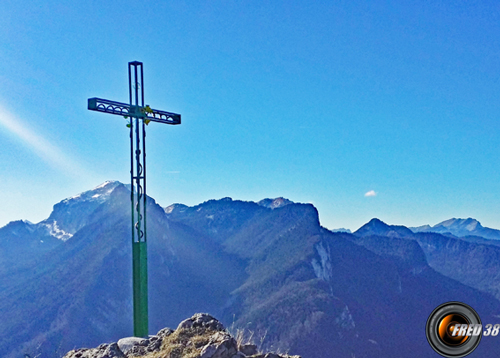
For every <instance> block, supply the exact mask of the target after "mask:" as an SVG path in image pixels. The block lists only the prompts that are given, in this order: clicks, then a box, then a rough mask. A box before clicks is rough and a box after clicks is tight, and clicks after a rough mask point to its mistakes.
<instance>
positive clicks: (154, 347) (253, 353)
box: [64, 313, 301, 358]
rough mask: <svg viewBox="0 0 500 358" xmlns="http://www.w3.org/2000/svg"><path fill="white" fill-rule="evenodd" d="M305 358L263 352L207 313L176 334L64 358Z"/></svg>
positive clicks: (83, 350)
mask: <svg viewBox="0 0 500 358" xmlns="http://www.w3.org/2000/svg"><path fill="white" fill-rule="evenodd" d="M139 357H143V358H160V357H162V358H163V357H164V358H245V357H248V358H301V357H300V356H289V355H287V354H285V355H282V354H275V353H261V352H259V351H258V349H257V346H256V345H254V344H250V343H246V344H245V343H243V341H242V340H237V339H235V338H233V337H232V336H231V334H230V333H229V332H228V331H227V330H226V329H225V328H224V326H223V325H222V323H220V322H219V321H218V320H217V319H215V318H214V317H212V316H210V315H209V314H206V313H197V314H195V315H194V316H192V317H191V318H188V319H186V320H184V321H182V322H181V323H180V324H179V326H178V327H177V329H176V330H175V331H174V330H172V329H170V328H163V329H162V330H160V331H159V332H158V333H157V334H156V335H153V336H149V338H138V337H128V338H122V339H120V340H119V341H118V342H114V343H109V344H101V345H100V346H98V347H97V348H80V349H75V350H72V351H70V352H68V353H67V354H66V355H65V356H64V358H139Z"/></svg>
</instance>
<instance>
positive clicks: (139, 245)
mask: <svg viewBox="0 0 500 358" xmlns="http://www.w3.org/2000/svg"><path fill="white" fill-rule="evenodd" d="M132 255H133V264H132V269H133V285H134V336H135V337H147V336H148V334H149V330H148V261H147V246H146V242H133V243H132Z"/></svg>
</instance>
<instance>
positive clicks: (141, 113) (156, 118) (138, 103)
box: [88, 61, 181, 337]
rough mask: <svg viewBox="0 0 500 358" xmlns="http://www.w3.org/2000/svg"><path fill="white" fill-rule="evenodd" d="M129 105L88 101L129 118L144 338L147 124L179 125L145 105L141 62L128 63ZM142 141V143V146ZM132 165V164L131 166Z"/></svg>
mask: <svg viewBox="0 0 500 358" xmlns="http://www.w3.org/2000/svg"><path fill="white" fill-rule="evenodd" d="M128 79H129V104H126V103H121V102H115V101H110V100H107V99H102V98H89V99H88V109H89V110H92V111H98V112H103V113H110V114H116V115H120V116H125V117H126V118H130V124H129V125H127V126H128V127H130V181H131V184H132V186H131V191H130V200H131V205H132V272H133V290H134V296H133V297H134V336H136V337H147V336H148V333H149V330H148V267H147V240H146V237H147V235H146V197H147V196H146V125H147V124H148V123H149V122H150V121H151V122H158V123H164V124H181V115H180V114H177V113H171V112H165V111H160V110H157V109H151V108H150V107H149V106H148V105H144V82H143V81H144V73H143V67H142V62H138V61H133V62H129V63H128ZM141 140H142V143H141ZM134 163H135V165H134Z"/></svg>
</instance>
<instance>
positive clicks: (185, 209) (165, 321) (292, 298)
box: [0, 182, 500, 358]
mask: <svg viewBox="0 0 500 358" xmlns="http://www.w3.org/2000/svg"><path fill="white" fill-rule="evenodd" d="M278 199H280V200H278V202H276V203H275V204H274V205H273V202H275V201H276V199H268V200H265V201H264V202H262V201H261V202H259V203H255V202H244V201H239V200H233V199H231V198H224V199H220V200H209V201H207V202H204V203H201V204H199V205H196V206H193V207H189V206H186V205H182V204H175V205H171V206H169V207H167V208H162V207H160V206H159V205H158V204H157V203H156V202H155V201H154V199H152V198H149V199H148V207H147V212H148V255H149V256H148V265H149V304H150V306H149V309H150V331H151V332H155V331H157V330H159V329H160V328H162V327H165V326H171V327H175V326H176V325H177V323H178V322H179V321H180V320H182V319H183V318H185V317H189V316H191V315H192V314H193V313H195V312H209V313H211V314H213V315H215V316H217V317H221V318H222V321H223V323H224V324H225V325H226V326H228V327H233V329H235V330H237V329H239V330H240V331H241V332H244V334H247V335H252V334H253V336H254V337H256V338H257V339H259V340H262V348H263V349H265V350H280V351H289V352H290V353H291V354H300V355H303V356H304V357H309V358H322V357H326V356H328V357H330V356H334V357H340V358H352V357H357V358H367V357H373V358H382V357H383V358H385V357H399V356H401V357H410V358H411V357H419V358H420V357H423V358H431V357H435V353H434V352H433V351H432V349H431V348H430V347H429V345H428V344H427V341H426V338H425V334H424V329H423V327H424V326H425V322H426V320H427V317H428V315H429V314H430V313H431V311H432V310H433V309H434V308H435V307H437V306H438V305H439V304H441V303H443V302H446V301H455V300H457V301H463V302H466V303H468V304H470V305H471V306H472V307H474V308H475V309H476V310H477V311H478V312H479V314H480V315H481V318H482V320H483V321H485V322H486V321H488V322H495V318H494V315H499V314H500V309H499V308H498V307H499V301H498V300H497V299H495V298H493V297H492V296H491V295H490V294H488V293H485V292H486V291H487V290H488V289H490V288H491V287H489V286H488V288H485V287H486V286H487V285H486V286H485V287H483V288H484V291H485V292H481V291H479V290H477V289H475V288H472V287H470V286H467V285H465V284H463V283H460V282H458V281H456V280H453V279H451V278H449V277H446V276H445V275H443V274H441V273H439V272H436V271H437V270H435V269H433V268H431V267H429V265H428V263H427V260H428V258H429V257H431V258H433V259H432V262H433V265H435V266H436V265H437V263H438V262H439V257H440V256H439V255H442V256H441V257H442V258H443V259H446V260H448V262H450V264H449V265H450V266H449V267H446V266H439V265H437V266H439V267H441V269H442V271H443V272H447V274H449V275H450V277H451V276H452V275H454V273H453V272H452V271H453V269H452V266H451V264H452V263H455V265H456V264H457V261H453V260H451V258H450V257H447V256H446V255H448V253H447V252H448V251H447V250H448V247H447V245H448V243H447V242H446V240H448V239H449V238H446V237H443V236H442V235H439V234H432V235H436V236H437V238H436V239H435V240H428V241H425V240H426V239H425V237H422V238H421V240H420V241H418V239H416V238H415V237H419V235H428V234H413V233H412V232H411V231H410V230H408V229H406V228H404V227H400V226H389V225H386V224H384V223H383V222H381V221H380V220H377V219H374V220H372V221H370V223H368V224H367V225H365V226H364V227H362V228H360V230H358V231H357V232H356V235H351V234H348V233H332V232H330V231H328V230H326V229H325V228H323V227H321V225H320V223H319V217H318V212H317V210H316V208H315V207H314V206H313V205H311V204H299V203H293V202H291V201H289V200H287V199H283V198H278ZM281 199H282V200H281ZM282 204H285V205H282ZM129 211H130V191H129V190H128V189H127V188H126V187H125V186H124V185H122V184H120V183H118V182H108V183H105V184H104V185H102V186H99V187H97V188H95V189H93V190H91V191H88V192H85V193H83V194H81V195H79V196H76V197H73V198H69V199H66V200H63V201H62V202H60V203H58V204H56V205H55V206H54V211H53V213H52V214H51V215H50V217H49V218H48V219H47V220H44V221H43V222H42V223H39V224H31V223H28V222H23V221H19V222H13V223H10V224H8V225H7V226H5V227H3V228H0V268H1V270H2V271H1V276H0V316H1V317H2V325H0V352H2V354H1V355H2V357H6V358H14V357H19V356H23V355H24V354H29V355H30V356H36V355H37V354H40V356H43V357H47V358H51V357H60V355H62V354H64V352H66V351H68V350H70V349H72V348H73V347H84V346H87V347H88V346H97V345H99V344H100V343H102V342H111V341H116V340H118V339H119V338H121V337H125V336H127V335H130V334H131V331H132V321H131V316H132V312H131V311H132V302H131V296H132V283H131V245H130V230H131V223H130V213H129ZM47 224H51V225H56V224H57V228H58V230H60V231H62V232H64V233H62V234H61V233H60V232H58V231H55V230H51V229H50V228H49V227H48V226H47ZM49 226H50V225H49ZM54 227H55V226H51V228H54ZM405 229H406V230H405ZM408 235H411V236H408ZM440 240H441V241H440ZM42 241H43V243H42ZM433 242H439V245H437V246H433ZM461 242H462V241H461ZM463 242H465V241H463ZM474 245H475V246H474ZM495 248H497V247H495ZM432 252H434V254H433V255H434V256H432V255H431V253H432ZM479 253H483V254H484V255H483V256H481V255H479ZM453 255H458V257H460V258H464V257H466V255H469V257H474V258H476V257H477V258H478V264H481V262H480V260H482V259H485V260H491V261H488V262H487V263H486V264H493V263H494V262H493V260H494V259H495V255H496V251H494V250H493V251H492V250H490V246H487V245H478V244H472V243H469V245H468V246H467V245H458V246H457V251H456V252H454V253H453ZM16 261H17V264H16V265H13V264H11V263H13V262H16ZM478 267H479V268H478V269H477V270H484V267H485V266H484V265H483V266H481V265H479V266H478ZM469 268H470V267H469ZM495 270H496V266H493V271H495ZM493 271H491V272H493ZM495 272H498V271H495ZM481 274H482V275H483V278H484V280H490V279H492V278H491V277H490V276H488V275H487V274H486V273H484V272H483V273H479V272H476V273H474V275H481ZM457 276H460V275H457ZM460 277H461V276H460ZM476 277H479V276H476ZM461 279H464V278H463V277H462V278H461ZM486 283H487V282H486ZM470 285H471V286H472V283H471V284H470ZM409 324H411V326H412V327H421V328H419V329H418V330H417V331H416V332H417V333H412V334H409V333H408V330H407V329H402V328H403V327H408V325H409ZM387 337H390V339H388V338H387ZM499 348H500V342H499V341H498V340H493V339H492V340H484V343H483V342H481V345H480V347H479V348H478V352H480V353H481V356H483V357H496V356H497V352H498V350H499Z"/></svg>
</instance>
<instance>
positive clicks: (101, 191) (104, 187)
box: [62, 180, 121, 204]
mask: <svg viewBox="0 0 500 358" xmlns="http://www.w3.org/2000/svg"><path fill="white" fill-rule="evenodd" d="M119 185H121V183H120V182H119V181H116V180H108V181H105V182H104V183H102V184H101V185H98V186H96V187H95V188H94V189H92V190H88V191H84V192H83V193H80V194H78V195H75V196H72V197H70V198H67V199H64V200H63V201H62V203H65V204H67V203H69V202H72V201H95V200H98V201H99V202H103V201H105V200H106V199H107V198H108V197H109V194H111V192H112V191H113V190H115V188H116V187H117V186H119Z"/></svg>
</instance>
